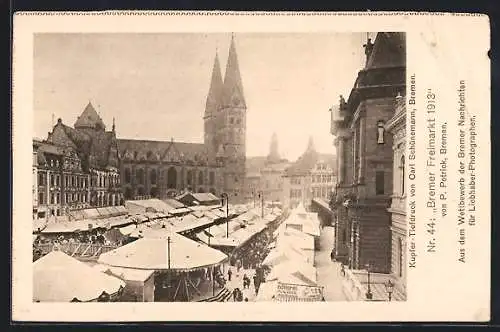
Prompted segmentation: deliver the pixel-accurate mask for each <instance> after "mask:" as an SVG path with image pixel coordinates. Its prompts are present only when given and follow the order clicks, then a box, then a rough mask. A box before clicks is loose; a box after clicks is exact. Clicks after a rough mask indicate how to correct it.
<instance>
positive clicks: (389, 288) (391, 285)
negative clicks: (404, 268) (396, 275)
mask: <svg viewBox="0 0 500 332" xmlns="http://www.w3.org/2000/svg"><path fill="white" fill-rule="evenodd" d="M384 286H385V290H386V291H387V294H388V295H389V302H390V301H391V300H392V292H393V291H394V283H393V282H392V281H391V279H389V280H387V282H386V283H385V284H384Z"/></svg>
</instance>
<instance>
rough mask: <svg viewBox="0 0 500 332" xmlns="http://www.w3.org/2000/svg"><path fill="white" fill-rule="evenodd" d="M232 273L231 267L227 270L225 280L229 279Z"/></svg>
mask: <svg viewBox="0 0 500 332" xmlns="http://www.w3.org/2000/svg"><path fill="white" fill-rule="evenodd" d="M232 275H233V271H231V268H229V269H228V270H227V280H228V281H231V276H232Z"/></svg>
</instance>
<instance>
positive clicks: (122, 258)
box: [98, 233, 227, 271]
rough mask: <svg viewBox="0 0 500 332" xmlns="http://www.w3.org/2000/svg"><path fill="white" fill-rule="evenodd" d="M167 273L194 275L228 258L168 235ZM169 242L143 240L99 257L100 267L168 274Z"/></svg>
mask: <svg viewBox="0 0 500 332" xmlns="http://www.w3.org/2000/svg"><path fill="white" fill-rule="evenodd" d="M168 236H169V237H170V269H171V270H177V271H193V270H197V269H200V268H204V267H207V266H211V265H215V264H219V263H221V262H223V261H224V260H226V259H227V255H226V254H224V253H222V252H220V251H218V250H215V249H212V248H210V247H208V246H206V245H204V244H201V243H198V242H196V241H192V240H190V239H188V238H186V237H184V236H182V235H179V234H177V233H170V234H169V235H168ZM167 242H168V240H167V237H163V238H142V239H139V240H137V241H134V242H131V243H129V244H127V245H124V246H123V247H120V248H117V249H115V250H112V251H109V252H106V253H104V254H101V256H100V257H99V260H98V262H99V263H100V264H105V265H110V266H119V267H127V268H136V269H144V270H167V269H168V268H169V266H168V243H167Z"/></svg>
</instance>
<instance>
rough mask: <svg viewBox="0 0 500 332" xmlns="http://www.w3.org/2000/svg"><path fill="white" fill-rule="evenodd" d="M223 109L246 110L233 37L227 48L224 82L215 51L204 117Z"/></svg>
mask: <svg viewBox="0 0 500 332" xmlns="http://www.w3.org/2000/svg"><path fill="white" fill-rule="evenodd" d="M225 107H241V108H246V103H245V98H244V94H243V84H242V81H241V74H240V68H239V64H238V55H237V54H236V46H235V42H234V35H233V36H232V38H231V45H230V46H229V55H228V58H227V64H226V72H225V76H224V81H223V80H222V73H221V67H220V62H219V55H218V52H217V51H216V52H215V60H214V67H213V70H212V81H211V83H210V89H209V91H208V96H207V103H206V108H205V115H210V114H212V113H213V112H215V111H217V110H219V109H220V108H225Z"/></svg>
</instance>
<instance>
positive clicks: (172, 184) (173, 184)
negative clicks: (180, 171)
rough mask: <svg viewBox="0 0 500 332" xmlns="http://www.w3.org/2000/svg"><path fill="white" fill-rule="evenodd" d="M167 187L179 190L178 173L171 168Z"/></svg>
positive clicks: (168, 173)
mask: <svg viewBox="0 0 500 332" xmlns="http://www.w3.org/2000/svg"><path fill="white" fill-rule="evenodd" d="M167 187H168V188H169V189H172V188H177V171H176V170H175V168H174V167H170V168H169V169H168V172H167Z"/></svg>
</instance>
